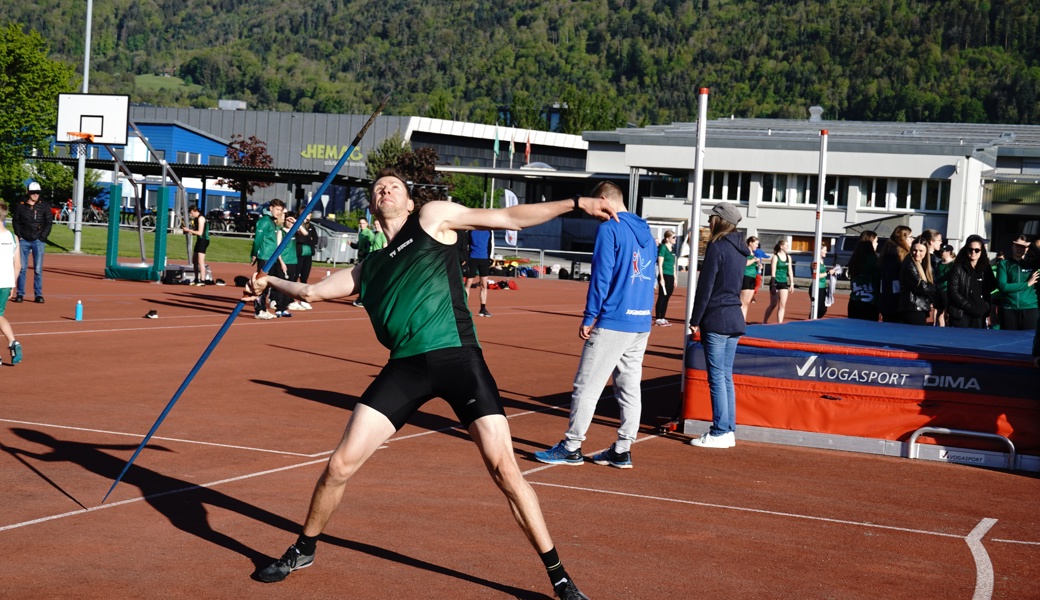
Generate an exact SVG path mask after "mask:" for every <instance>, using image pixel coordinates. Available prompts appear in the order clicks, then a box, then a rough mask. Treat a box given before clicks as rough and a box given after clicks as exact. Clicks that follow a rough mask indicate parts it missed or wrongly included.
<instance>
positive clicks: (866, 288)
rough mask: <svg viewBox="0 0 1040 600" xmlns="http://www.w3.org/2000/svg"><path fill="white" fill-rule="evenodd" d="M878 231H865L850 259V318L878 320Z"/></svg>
mask: <svg viewBox="0 0 1040 600" xmlns="http://www.w3.org/2000/svg"><path fill="white" fill-rule="evenodd" d="M877 263H878V259H877V233H876V232H874V231H864V232H862V233H861V234H860V236H859V243H858V244H856V249H855V250H854V251H853V252H852V258H850V259H849V267H848V274H849V289H850V292H849V308H848V312H849V318H850V319H862V320H864V321H873V322H875V323H877V320H878V305H877V289H876V288H875V287H874V283H875V281H876V280H877V268H878V264H877Z"/></svg>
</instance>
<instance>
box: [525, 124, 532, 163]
mask: <svg viewBox="0 0 1040 600" xmlns="http://www.w3.org/2000/svg"><path fill="white" fill-rule="evenodd" d="M524 164H525V165H529V164H531V132H530V131H528V132H527V148H525V149H524Z"/></svg>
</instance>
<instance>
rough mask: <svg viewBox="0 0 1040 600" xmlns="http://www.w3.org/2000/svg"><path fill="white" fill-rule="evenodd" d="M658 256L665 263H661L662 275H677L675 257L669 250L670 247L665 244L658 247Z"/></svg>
mask: <svg viewBox="0 0 1040 600" xmlns="http://www.w3.org/2000/svg"><path fill="white" fill-rule="evenodd" d="M657 256H658V257H659V258H663V259H664V262H662V263H661V273H662V274H664V275H675V255H674V254H672V251H671V250H669V249H668V245H667V244H665V243H664V242H662V243H661V245H660V246H658V247H657Z"/></svg>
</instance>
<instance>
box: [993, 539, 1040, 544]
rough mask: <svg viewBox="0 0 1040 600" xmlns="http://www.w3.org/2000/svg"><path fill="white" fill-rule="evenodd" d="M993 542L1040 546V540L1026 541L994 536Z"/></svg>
mask: <svg viewBox="0 0 1040 600" xmlns="http://www.w3.org/2000/svg"><path fill="white" fill-rule="evenodd" d="M990 541H991V542H1001V543H1003V544H1025V545H1027V546H1040V542H1026V541H1023V540H1005V539H1001V538H992V539H991V540H990Z"/></svg>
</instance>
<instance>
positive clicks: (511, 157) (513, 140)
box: [509, 129, 516, 165]
mask: <svg viewBox="0 0 1040 600" xmlns="http://www.w3.org/2000/svg"><path fill="white" fill-rule="evenodd" d="M515 141H516V130H515V129H514V130H513V138H512V139H510V140H509V164H510V165H512V164H513V153H514V152H516V148H514V147H513V142H515Z"/></svg>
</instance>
